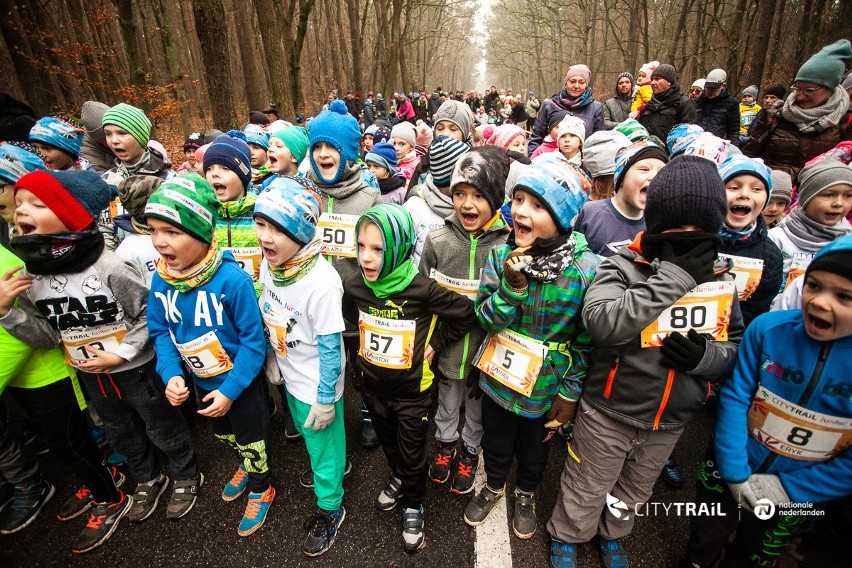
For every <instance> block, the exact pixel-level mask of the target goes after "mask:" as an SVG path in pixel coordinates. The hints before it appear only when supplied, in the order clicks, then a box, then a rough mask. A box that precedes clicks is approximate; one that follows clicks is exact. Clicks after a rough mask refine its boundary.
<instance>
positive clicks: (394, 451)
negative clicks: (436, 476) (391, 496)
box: [364, 390, 432, 509]
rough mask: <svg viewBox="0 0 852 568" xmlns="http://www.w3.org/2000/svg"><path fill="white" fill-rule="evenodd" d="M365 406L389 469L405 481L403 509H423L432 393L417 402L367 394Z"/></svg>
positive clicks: (403, 482) (424, 393)
mask: <svg viewBox="0 0 852 568" xmlns="http://www.w3.org/2000/svg"><path fill="white" fill-rule="evenodd" d="M364 402H365V403H366V404H367V408H368V409H369V410H370V416H372V418H373V427H374V428H375V429H376V435H377V436H378V438H379V441H380V442H381V443H382V450H384V452H385V458H387V460H388V465H389V466H390V468H391V471H392V472H393V474H394V475H396V476H397V477H399V479H400V480H401V481H402V493H403V495H404V496H403V499H402V504H403V506H404V507H411V508H414V509H418V508H420V506H421V505H422V504H423V498H424V497H425V496H426V475H427V467H426V465H427V464H426V445H427V442H426V432H427V431H428V430H429V418H428V415H429V406H430V405H431V403H432V393H431V391H428V390H427V391H426V392H423V393H420V397H419V398H416V399H414V400H396V399H387V398H384V397H381V396H378V395H376V394H373V393H369V392H365V393H364Z"/></svg>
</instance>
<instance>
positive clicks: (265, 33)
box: [253, 0, 295, 116]
mask: <svg viewBox="0 0 852 568" xmlns="http://www.w3.org/2000/svg"><path fill="white" fill-rule="evenodd" d="M253 3H254V9H255V13H256V14H257V19H258V21H259V22H260V38H261V41H262V43H263V51H264V53H265V54H266V61H265V63H266V68H267V69H268V70H269V83H270V86H271V87H272V98H273V100H274V101H275V102H276V103H278V104H280V105H281V106H280V107H279V110H280V111H281V112H282V113H283V114H284V115H287V116H291V115H294V114H295V109H294V108H293V99H292V98H291V94H292V93H291V91H290V89H288V88H287V86H288V85H289V84H290V82H291V81H292V76H291V73H292V68H289V69H288V65H287V62H288V61H289V60H290V57H289V54H287V53H285V50H284V46H283V44H282V42H283V41H286V38H288V37H289V35H290V33H289V32H290V29H289V28H290V21H291V19H290V18H292V14H287V16H285V15H284V14H282V13H279V12H281V10H279V5H280V2H273V0H253ZM285 30H286V31H285Z"/></svg>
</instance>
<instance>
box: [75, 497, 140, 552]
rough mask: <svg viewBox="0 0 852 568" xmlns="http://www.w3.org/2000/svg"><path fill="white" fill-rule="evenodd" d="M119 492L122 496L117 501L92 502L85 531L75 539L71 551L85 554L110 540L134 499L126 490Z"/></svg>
mask: <svg viewBox="0 0 852 568" xmlns="http://www.w3.org/2000/svg"><path fill="white" fill-rule="evenodd" d="M118 493H119V495H120V497H121V498H120V499H119V500H118V501H116V502H115V503H93V504H92V509H91V510H90V511H89V522H88V523H86V527H85V528H84V529H83V532H81V533H80V536H78V537H77V540H75V541H74V545H73V546H72V547H71V552H73V553H74V554H83V553H84V552H89V551H90V550H93V549H95V548H97V547H99V546H100V545H102V544H103V543H105V542H106V541H107V540H109V537H111V536H112V533H114V532H115V529H117V528H118V522H119V521H120V520H121V518H122V517H123V516H124V515H126V514H127V512H128V511H130V508H131V507H132V506H133V499H131V498H130V496H129V495H127V494H126V493H125V492H124V491H119V492H118Z"/></svg>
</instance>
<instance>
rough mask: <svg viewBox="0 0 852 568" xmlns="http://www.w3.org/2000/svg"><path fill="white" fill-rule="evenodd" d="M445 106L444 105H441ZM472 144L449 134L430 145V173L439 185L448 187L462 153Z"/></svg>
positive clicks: (439, 137) (436, 139)
mask: <svg viewBox="0 0 852 568" xmlns="http://www.w3.org/2000/svg"><path fill="white" fill-rule="evenodd" d="M441 106H443V105H441ZM468 150H470V146H468V145H467V144H465V143H464V142H459V141H458V140H456V139H455V138H450V137H449V136H438V137H437V138H435V140H434V141H433V142H432V145H431V146H429V173H430V174H432V181H433V182H435V185H436V186H438V187H447V186H448V185H450V180H451V177H452V175H453V168H455V166H456V162H457V161H458V159H459V158H460V157H461V155H462V154H464V153H465V152H467V151H468Z"/></svg>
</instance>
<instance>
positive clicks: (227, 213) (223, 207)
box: [219, 193, 257, 219]
mask: <svg viewBox="0 0 852 568" xmlns="http://www.w3.org/2000/svg"><path fill="white" fill-rule="evenodd" d="M256 201H257V196H256V195H254V194H252V193H247V194H245V195H244V196H243V197H240V198H239V199H237V200H235V201H226V202H225V203H221V204H220V205H219V216H220V217H222V218H224V219H235V218H237V217H239V216H240V215H242V214H243V213H245V212H246V211H248V210H250V209H254V204H255V202H256Z"/></svg>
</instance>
